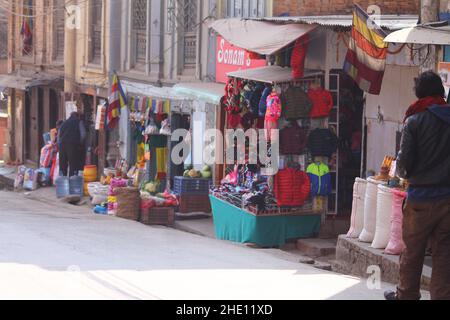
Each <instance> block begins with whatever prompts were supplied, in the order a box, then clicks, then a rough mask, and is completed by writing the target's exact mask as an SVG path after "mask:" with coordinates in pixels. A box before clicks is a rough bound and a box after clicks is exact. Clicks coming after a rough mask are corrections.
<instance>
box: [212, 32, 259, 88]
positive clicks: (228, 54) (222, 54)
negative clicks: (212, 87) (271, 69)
mask: <svg viewBox="0 0 450 320" xmlns="http://www.w3.org/2000/svg"><path fill="white" fill-rule="evenodd" d="M266 65H267V63H266V60H265V59H251V58H250V52H248V51H247V50H245V49H241V48H238V47H235V46H233V45H232V44H231V43H229V42H228V41H226V40H225V39H224V38H222V37H220V36H218V37H217V52H216V81H217V82H221V83H226V82H227V80H228V77H227V73H229V72H233V71H238V70H245V69H254V68H259V67H264V66H266Z"/></svg>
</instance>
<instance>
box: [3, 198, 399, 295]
mask: <svg viewBox="0 0 450 320" xmlns="http://www.w3.org/2000/svg"><path fill="white" fill-rule="evenodd" d="M382 287H383V289H385V288H386V287H391V286H388V285H386V284H383V285H382ZM381 297H382V290H369V289H367V286H366V282H365V281H361V280H359V279H358V278H354V277H349V276H344V275H339V274H335V273H332V272H327V271H322V270H318V269H315V268H313V267H311V266H309V265H303V264H299V263H297V262H295V261H294V260H292V259H291V258H290V257H287V256H284V255H283V254H280V252H279V251H278V250H257V249H251V248H247V247H244V246H240V245H235V244H232V243H228V242H224V241H217V240H213V239H208V238H203V237H200V236H196V235H192V234H188V233H184V232H181V231H178V230H173V229H168V228H164V227H148V226H144V225H142V224H140V223H136V222H131V221H126V220H122V219H118V218H115V217H107V216H96V215H93V214H91V213H90V212H89V211H87V210H86V209H83V208H78V207H64V208H61V206H60V205H58V204H57V203H55V204H49V203H44V202H39V201H35V200H30V199H26V198H25V197H24V196H23V195H22V194H18V193H9V192H1V191H0V299H194V300H196V299H380V298H381Z"/></svg>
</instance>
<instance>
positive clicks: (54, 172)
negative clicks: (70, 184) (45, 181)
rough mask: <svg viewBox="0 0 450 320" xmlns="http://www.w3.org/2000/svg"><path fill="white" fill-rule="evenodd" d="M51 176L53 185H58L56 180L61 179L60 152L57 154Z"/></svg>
mask: <svg viewBox="0 0 450 320" xmlns="http://www.w3.org/2000/svg"><path fill="white" fill-rule="evenodd" d="M50 175H51V177H52V182H53V185H56V179H58V178H59V152H58V153H57V154H56V157H55V160H54V163H53V166H52V170H51V172H50Z"/></svg>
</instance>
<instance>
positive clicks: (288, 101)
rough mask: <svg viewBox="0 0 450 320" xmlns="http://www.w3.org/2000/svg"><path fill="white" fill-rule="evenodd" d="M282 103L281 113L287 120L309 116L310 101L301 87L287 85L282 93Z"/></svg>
mask: <svg viewBox="0 0 450 320" xmlns="http://www.w3.org/2000/svg"><path fill="white" fill-rule="evenodd" d="M282 104H283V112H282V114H283V117H284V118H285V119H287V120H297V119H300V118H309V115H310V113H311V110H312V102H311V100H310V99H309V97H308V95H307V94H306V93H305V92H304V91H303V90H302V89H301V88H296V87H289V88H288V89H287V90H286V91H285V92H284V94H283V95H282Z"/></svg>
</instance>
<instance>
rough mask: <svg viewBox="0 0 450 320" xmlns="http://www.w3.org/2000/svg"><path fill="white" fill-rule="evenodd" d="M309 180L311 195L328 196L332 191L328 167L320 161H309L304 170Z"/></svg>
mask: <svg viewBox="0 0 450 320" xmlns="http://www.w3.org/2000/svg"><path fill="white" fill-rule="evenodd" d="M306 173H307V174H308V177H309V180H310V181H311V195H312V196H324V197H326V196H328V195H330V194H331V192H332V191H333V188H332V186H331V174H330V168H328V166H327V165H326V164H324V163H322V162H316V163H311V164H310V165H309V166H308V169H307V170H306Z"/></svg>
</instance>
